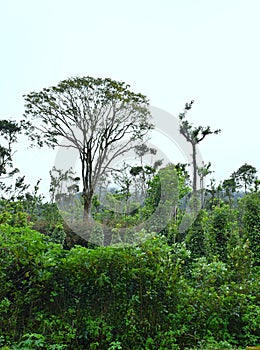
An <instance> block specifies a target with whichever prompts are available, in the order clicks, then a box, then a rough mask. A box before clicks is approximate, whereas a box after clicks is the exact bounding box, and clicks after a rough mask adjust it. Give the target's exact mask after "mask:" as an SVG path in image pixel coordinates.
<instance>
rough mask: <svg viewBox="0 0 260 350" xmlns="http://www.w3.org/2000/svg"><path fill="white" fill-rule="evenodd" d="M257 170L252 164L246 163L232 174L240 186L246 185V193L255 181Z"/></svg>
mask: <svg viewBox="0 0 260 350" xmlns="http://www.w3.org/2000/svg"><path fill="white" fill-rule="evenodd" d="M256 173H257V170H256V168H255V167H253V166H252V165H249V164H247V163H245V164H244V165H242V166H241V167H240V168H239V169H238V170H237V171H235V172H234V173H233V174H232V175H231V176H232V178H233V179H234V180H235V182H236V185H237V187H238V188H242V187H244V190H245V193H247V190H248V189H249V188H250V187H251V186H252V185H253V184H254V183H255V180H256Z"/></svg>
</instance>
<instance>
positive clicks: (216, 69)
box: [0, 0, 260, 181]
mask: <svg viewBox="0 0 260 350" xmlns="http://www.w3.org/2000/svg"><path fill="white" fill-rule="evenodd" d="M0 6H1V7H0V32H1V80H0V90H1V91H0V96H1V105H0V117H1V118H13V119H16V118H17V119H19V118H21V116H22V114H23V110H24V107H23V105H24V102H23V97H22V95H23V94H26V93H28V92H30V91H38V90H40V89H42V88H44V87H48V86H50V85H54V84H57V83H58V82H59V81H60V80H63V79H66V78H69V77H72V76H76V75H77V76H87V75H90V76H94V77H110V78H112V79H115V80H122V81H125V82H126V83H128V84H130V85H131V88H132V90H134V91H135V92H141V93H143V94H144V95H146V96H147V97H148V98H149V100H150V103H151V105H153V106H155V107H158V108H160V109H163V110H165V111H167V112H169V113H171V114H173V115H174V116H176V117H177V116H178V113H179V112H180V111H182V109H183V106H184V104H185V102H187V101H190V100H191V99H194V100H195V103H194V107H193V108H192V110H191V111H190V113H189V116H188V118H189V120H190V121H192V122H194V124H195V125H204V126H207V125H210V126H211V127H212V128H213V129H214V128H220V129H222V133H221V134H220V135H216V136H208V137H207V138H206V139H205V140H204V141H203V143H202V144H201V146H200V151H201V154H202V157H203V159H204V161H205V162H209V161H210V162H211V163H212V168H213V170H214V171H215V174H214V177H216V179H217V180H223V179H226V178H228V177H229V176H230V174H231V173H232V172H233V171H235V170H237V169H238V168H239V167H240V166H241V165H242V164H244V163H248V164H251V165H253V166H255V167H256V168H257V169H258V170H260V157H259V144H260V135H259V128H260V121H259V119H260V118H259V114H260V111H259V107H258V103H259V97H260V96H259V95H260V68H259V65H260V49H259V34H260V21H259V15H260V1H259V0H161V1H158V0H157V1H155V0H138V1H137V0H131V1H124V0H121V1H119V0H110V1H106V0H96V1H93V0H92V1H89V0H71V1H69V0H8V1H4V0H2V1H1V5H0ZM19 147H20V152H19V151H18V152H17V154H16V159H17V164H18V166H19V167H20V170H21V173H22V174H26V175H27V176H28V179H30V181H33V180H32V179H33V178H35V179H38V178H42V177H43V178H46V177H48V172H49V170H50V168H51V167H52V165H53V162H54V157H55V152H54V153H50V152H47V151H46V150H42V151H28V150H24V149H23V147H22V145H19ZM173 157H174V156H173ZM176 158H177V156H176ZM258 174H259V173H258Z"/></svg>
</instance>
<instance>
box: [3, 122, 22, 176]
mask: <svg viewBox="0 0 260 350" xmlns="http://www.w3.org/2000/svg"><path fill="white" fill-rule="evenodd" d="M20 132H21V126H20V125H18V123H16V122H14V121H11V120H5V119H4V120H0V136H1V138H0V176H1V177H5V178H6V177H11V176H13V175H14V174H15V173H17V172H18V169H17V168H14V165H13V154H14V151H13V144H14V143H15V142H16V141H17V135H18V134H19V133H20Z"/></svg>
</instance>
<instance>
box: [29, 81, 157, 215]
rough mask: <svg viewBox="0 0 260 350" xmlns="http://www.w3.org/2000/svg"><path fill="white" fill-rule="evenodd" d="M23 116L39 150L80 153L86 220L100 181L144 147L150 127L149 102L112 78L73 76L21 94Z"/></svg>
mask: <svg viewBox="0 0 260 350" xmlns="http://www.w3.org/2000/svg"><path fill="white" fill-rule="evenodd" d="M25 102H26V104H25V117H26V119H27V120H28V121H30V122H31V128H30V134H31V135H32V136H33V138H34V140H36V141H37V142H38V145H39V146H43V145H44V144H47V145H48V146H51V147H55V146H62V139H65V140H66V141H67V144H66V145H65V147H71V148H73V149H75V150H76V152H78V155H79V158H80V162H81V180H82V187H83V190H82V197H83V202H84V218H85V219H90V221H91V203H92V197H93V195H94V190H95V188H96V186H97V184H98V181H99V178H100V177H101V176H102V175H104V174H105V171H106V170H107V169H108V168H109V166H110V164H111V162H112V161H113V160H114V159H116V158H117V157H118V156H120V155H122V154H124V153H125V152H127V151H129V150H130V149H133V148H134V147H135V146H136V145H137V144H139V143H140V144H142V143H143V142H144V139H145V136H146V135H147V133H148V131H149V130H150V129H151V128H152V124H151V122H150V112H149V109H148V100H147V98H146V97H145V96H143V95H142V94H139V93H134V92H132V91H131V90H130V87H129V85H126V84H125V83H124V82H118V81H114V80H111V79H108V78H106V79H101V78H97V79H96V78H92V77H82V78H80V77H75V78H71V79H68V80H64V81H62V82H60V83H59V84H58V85H57V86H53V87H50V88H44V89H43V90H42V91H40V92H31V93H29V94H28V95H25Z"/></svg>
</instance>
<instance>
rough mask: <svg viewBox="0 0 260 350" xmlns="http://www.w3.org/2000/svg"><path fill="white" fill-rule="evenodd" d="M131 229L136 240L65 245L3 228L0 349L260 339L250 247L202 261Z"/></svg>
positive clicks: (180, 246)
mask: <svg viewBox="0 0 260 350" xmlns="http://www.w3.org/2000/svg"><path fill="white" fill-rule="evenodd" d="M218 214H219V213H218ZM202 217H203V216H202ZM193 229H194V228H193ZM139 235H140V239H139V240H138V241H137V243H136V244H135V245H134V246H120V245H117V246H116V247H97V248H96V249H86V248H83V247H80V246H76V247H74V248H72V249H71V250H67V251H65V250H63V249H62V246H61V245H60V244H55V243H52V242H50V240H49V238H48V237H47V236H44V235H41V234H39V233H38V232H36V231H33V230H31V229H30V228H28V227H24V228H23V227H11V226H8V225H1V226H0V284H1V290H0V313H1V317H0V330H1V336H2V338H0V339H1V345H2V346H10V347H11V348H12V349H27V348H28V349H33V348H44V349H66V348H68V349H71V348H73V349H74V348H76V349H101V350H102V349H104V350H107V349H111V350H112V349H129V350H130V349H149V350H158V349H162V350H164V349H176V350H177V349H184V348H192V347H194V346H196V345H198V346H199V348H200V349H203V346H204V349H206V345H205V344H208V346H209V347H208V348H209V349H210V348H212V349H213V348H214V347H213V344H215V345H216V349H217V348H218V347H219V348H221V345H223V344H225V345H226V346H229V347H227V348H230V349H232V346H235V345H236V344H243V345H247V344H250V345H254V344H257V343H258V342H259V335H258V328H257V327H258V324H259V316H260V311H259V300H258V298H259V285H258V282H257V281H258V280H259V279H258V277H259V271H258V269H257V267H254V268H252V263H251V265H250V261H249V260H250V258H249V257H248V250H247V249H248V247H246V246H245V247H244V248H243V249H242V248H241V249H240V251H239V252H238V251H236V250H234V249H235V248H236V247H235V248H233V250H232V249H231V253H232V254H233V256H234V257H236V260H233V258H232V254H231V253H230V255H229V256H228V258H229V259H230V260H228V259H227V261H226V262H224V261H218V260H215V261H212V262H208V261H207V258H206V257H202V258H199V259H197V260H196V259H195V257H193V260H191V259H190V258H191V252H190V251H189V250H187V248H186V246H185V244H184V243H176V244H173V245H172V246H169V245H168V244H167V239H166V238H164V237H158V236H157V237H156V236H153V235H150V238H148V236H147V237H145V239H142V237H141V236H142V235H148V233H147V232H146V233H145V232H142V233H139ZM238 247H239V246H238ZM237 253H238V256H237ZM249 256H250V255H249ZM232 262H233V263H234V265H232ZM237 264H238V265H237ZM246 266H247V267H246ZM243 267H246V269H247V270H246V272H245V273H244V274H238V271H237V268H239V269H242V268H243ZM239 278H240V279H239ZM199 341H200V343H199ZM228 344H229V345H228ZM231 344H233V345H231ZM217 346H218V347H217Z"/></svg>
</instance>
